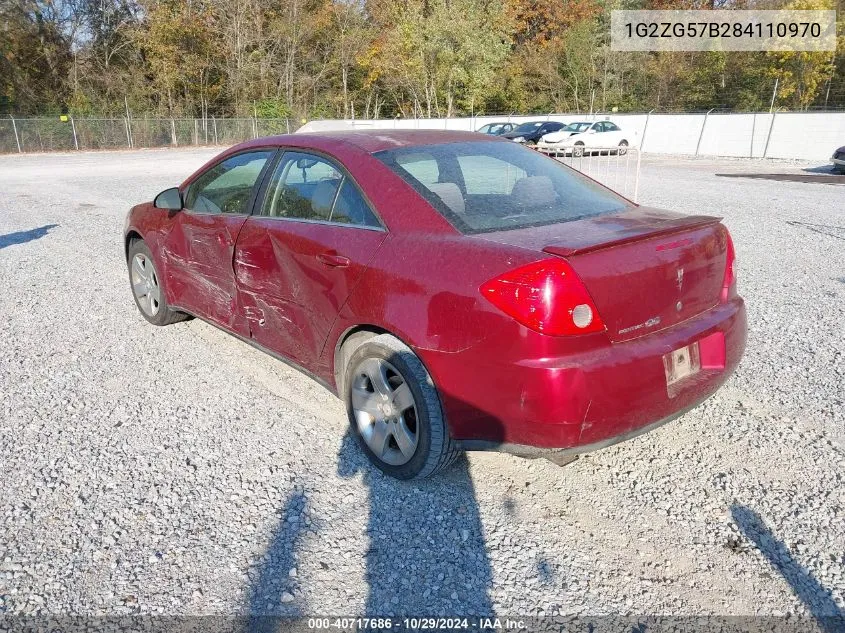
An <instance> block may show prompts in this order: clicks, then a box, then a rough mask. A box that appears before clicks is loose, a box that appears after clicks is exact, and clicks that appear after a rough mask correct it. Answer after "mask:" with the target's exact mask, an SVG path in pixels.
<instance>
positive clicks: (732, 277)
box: [722, 229, 736, 302]
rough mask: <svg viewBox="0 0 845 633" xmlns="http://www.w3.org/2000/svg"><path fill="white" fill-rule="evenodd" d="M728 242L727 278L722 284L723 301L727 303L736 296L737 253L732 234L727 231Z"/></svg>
mask: <svg viewBox="0 0 845 633" xmlns="http://www.w3.org/2000/svg"><path fill="white" fill-rule="evenodd" d="M725 235H726V236H727V239H728V242H727V247H726V249H725V251H726V252H725V259H726V261H725V277H724V281H723V282H722V301H723V302H724V301H727V300H728V299H730V298H731V297H735V296H736V251H735V250H734V242H733V240H732V239H731V234H730V233H729V232H728V230H727V229H725Z"/></svg>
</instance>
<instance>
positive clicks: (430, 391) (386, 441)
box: [343, 334, 460, 479]
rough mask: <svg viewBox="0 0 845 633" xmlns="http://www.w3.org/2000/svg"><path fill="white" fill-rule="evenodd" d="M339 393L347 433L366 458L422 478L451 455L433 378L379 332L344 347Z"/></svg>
mask: <svg viewBox="0 0 845 633" xmlns="http://www.w3.org/2000/svg"><path fill="white" fill-rule="evenodd" d="M344 354H345V356H346V357H347V358H348V360H347V361H346V365H345V371H344V375H343V393H344V394H345V399H346V409H347V412H348V415H349V423H350V425H351V427H352V433H353V434H354V435H355V437H356V438H357V439H358V441H359V443H360V445H361V447H362V449H363V450H364V453H365V454H366V455H367V457H368V458H369V459H370V461H371V462H372V463H373V464H374V465H375V466H376V467H377V468H379V469H380V470H381V471H383V472H384V473H386V474H388V475H390V476H392V477H395V478H397V479H422V478H425V477H429V476H430V475H433V474H435V473H437V472H439V471H441V470H443V469H444V468H446V467H447V466H449V465H450V464H452V462H454V461H455V458H456V457H457V456H458V455H459V454H460V448H459V447H458V445H457V443H456V442H455V441H454V440H453V439H452V438H451V437H450V435H449V430H448V428H447V426H446V420H445V417H444V415H443V410H442V407H441V404H440V397H439V396H438V394H437V389H436V388H435V386H434V382H433V381H432V380H431V376H430V375H429V373H428V371H427V370H426V368H425V367H424V366H423V364H422V362H421V361H420V359H419V358H417V356H416V354H414V352H413V351H412V350H411V349H410V348H409V347H408V346H407V345H405V344H404V343H402V342H401V341H400V340H399V339H397V338H395V337H393V336H391V335H389V334H380V335H377V336H373V337H372V338H369V339H367V340H365V341H364V342H363V343H359V344H358V345H357V347H354V348H353V349H351V350H348V349H347V350H344Z"/></svg>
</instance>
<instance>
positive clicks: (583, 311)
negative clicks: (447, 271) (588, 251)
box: [480, 259, 605, 336]
mask: <svg viewBox="0 0 845 633" xmlns="http://www.w3.org/2000/svg"><path fill="white" fill-rule="evenodd" d="M480 290H481V294H482V295H484V297H485V298H486V299H487V300H488V301H490V303H492V304H493V305H494V306H496V307H497V308H499V309H500V310H502V311H503V312H504V313H505V314H507V315H509V316H511V317H513V318H514V319H516V320H517V321H519V322H520V323H522V324H523V325H524V326H526V327H528V328H531V329H532V330H535V331H537V332H541V333H543V334H548V335H551V336H566V335H572V334H590V333H594V332H603V331H604V329H605V327H604V323H603V322H602V320H601V317H600V316H599V313H598V310H596V306H595V304H594V303H593V300H592V298H591V297H590V294H589V293H588V292H587V288H586V287H585V286H584V283H583V282H582V281H581V279H579V277H578V275H577V274H576V273H575V271H574V270H573V269H572V266H570V265H569V264H568V263H567V262H566V261H565V260H562V259H544V260H542V261H539V262H534V263H533V264H528V265H526V266H521V267H520V268H517V269H515V270H511V271H509V272H506V273H504V274H502V275H500V276H498V277H495V278H493V279H491V280H490V281H487V282H485V283H484V284H482V286H481V288H480Z"/></svg>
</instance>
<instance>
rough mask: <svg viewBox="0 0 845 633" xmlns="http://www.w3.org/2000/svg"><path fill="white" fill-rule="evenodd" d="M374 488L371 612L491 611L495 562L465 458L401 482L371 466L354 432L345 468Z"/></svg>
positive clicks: (344, 473)
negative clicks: (492, 564)
mask: <svg viewBox="0 0 845 633" xmlns="http://www.w3.org/2000/svg"><path fill="white" fill-rule="evenodd" d="M359 472H360V473H362V474H363V477H362V480H363V483H364V485H365V486H367V488H368V489H369V508H368V509H367V510H365V511H368V512H369V523H368V527H367V536H368V537H369V540H370V545H369V549H368V550H367V554H366V566H367V568H366V580H367V585H368V595H367V602H366V607H365V615H366V616H393V617H401V616H421V615H431V616H434V615H442V616H452V617H455V616H488V615H493V606H492V602H491V599H490V596H489V594H488V590H489V588H490V586H491V583H492V573H491V571H490V561H489V560H488V558H487V548H486V544H485V542H484V535H483V531H482V526H481V518H480V516H479V512H478V503H477V501H476V499H475V488H474V486H473V483H472V479H471V477H470V474H469V470H468V464H467V460H466V457H464V456H461V457H460V458H459V459H458V461H457V462H456V463H455V464H454V465H453V466H452V467H450V468H449V469H448V470H446V471H445V472H443V473H441V474H439V475H435V476H434V477H432V478H431V479H426V480H422V481H410V482H402V481H397V480H395V479H392V478H390V477H387V476H385V475H383V474H382V473H381V471H379V470H378V469H376V468H375V467H374V466H371V465H370V463H369V462H368V461H367V458H366V457H365V456H364V455H363V453H362V451H361V449H360V448H359V446H358V445H357V440H356V439H355V438H354V437H353V436H352V435H351V434H350V433H347V435H346V436H345V437H344V440H343V443H342V445H341V448H340V451H339V454H338V474H339V475H340V476H341V477H353V476H354V475H355V474H357V473H359Z"/></svg>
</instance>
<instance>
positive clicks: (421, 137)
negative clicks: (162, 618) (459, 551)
mask: <svg viewBox="0 0 845 633" xmlns="http://www.w3.org/2000/svg"><path fill="white" fill-rule="evenodd" d="M124 245H125V253H126V261H127V265H128V269H129V280H130V284H131V289H132V293H133V295H134V297H135V301H136V303H137V305H138V308H139V310H140V311H141V314H142V315H143V316H144V318H146V319H147V320H148V321H149V322H150V323H153V324H156V325H166V324H168V323H173V322H176V321H179V320H182V319H185V318H186V317H187V316H194V317H198V318H201V319H203V320H205V321H208V322H210V323H212V324H214V325H216V326H218V327H220V328H222V329H223V330H225V331H227V332H229V333H231V334H233V335H234V336H237V337H238V338H240V339H242V340H243V341H245V342H247V343H249V344H251V345H254V346H256V347H258V348H260V349H262V350H264V351H266V352H268V353H270V354H272V355H273V356H275V357H277V358H279V359H281V360H284V361H286V362H288V363H291V364H293V365H295V366H296V367H298V368H300V369H302V370H303V371H305V372H307V373H308V374H309V375H311V376H312V377H314V378H315V379H317V380H319V381H320V382H322V383H323V384H325V385H326V386H327V387H329V388H330V389H332V390H334V391H335V392H336V393H337V394H338V395H339V396H340V397H341V398H343V399H344V400H345V402H346V406H347V409H348V413H349V420H350V424H351V430H352V433H354V435H355V436H356V437H357V438H358V440H359V441H360V445H361V447H362V449H363V450H364V451H365V453H366V454H367V456H368V457H369V458H370V460H372V462H373V463H374V464H375V465H376V466H377V467H378V468H380V469H382V470H383V471H384V472H386V473H388V474H389V475H392V476H394V477H397V478H400V479H412V478H419V477H425V476H428V475H431V474H433V473H435V472H437V471H439V470H441V469H442V468H444V467H446V466H448V465H449V464H450V463H451V462H452V461H453V460H454V459H455V457H456V456H457V455H458V454H459V453H460V451H462V450H502V451H508V452H512V453H515V454H518V455H523V456H527V457H536V456H544V457H549V458H551V459H553V460H555V461H557V462H558V463H564V462H565V461H568V460H571V459H572V456H574V455H577V454H579V453H584V452H587V451H591V450H594V449H597V448H601V447H603V446H607V445H609V444H612V443H614V442H617V441H620V440H623V439H626V438H629V437H633V436H634V435H637V434H639V433H642V432H645V431H647V430H649V429H652V428H655V427H656V426H658V425H660V424H663V423H664V422H667V421H669V420H671V419H673V418H676V417H678V416H679V415H681V414H682V413H684V412H686V411H688V410H690V409H691V408H693V407H695V406H696V405H698V404H700V403H701V402H702V401H703V400H705V399H706V398H708V397H709V396H710V395H712V394H713V393H714V392H715V391H716V390H717V389H718V388H719V387H720V385H722V383H724V382H725V380H726V379H727V378H728V376H729V375H730V374H731V372H732V371H733V370H734V369H735V367H736V366H737V363H738V362H739V360H740V357H741V356H742V353H743V350H744V347H745V338H746V317H745V308H744V304H743V300H742V298H741V297H739V296H738V294H737V287H736V286H737V284H736V263H735V254H734V247H733V244H732V242H731V237H730V235H729V234H728V231H727V229H726V228H725V226H723V225H722V224H721V222H720V219H719V218H716V217H710V216H703V215H702V216H689V215H683V214H680V213H674V212H670V211H662V210H657V209H651V208H645V207H642V206H638V205H636V204H634V203H632V202H630V201H629V200H626V199H625V198H623V197H621V196H619V195H617V194H616V193H614V192H612V191H610V190H609V189H607V188H605V187H603V186H601V185H599V184H598V183H596V182H594V181H592V180H590V179H589V178H587V177H585V176H583V175H581V174H579V173H578V172H577V171H574V170H573V169H571V168H569V167H567V166H565V165H562V164H560V163H559V162H557V161H555V160H553V159H550V158H548V157H545V156H543V155H541V154H538V153H537V152H534V151H531V150H530V149H526V148H524V147H522V146H520V145H518V144H516V143H512V142H509V141H507V140H504V139H497V138H490V137H480V136H478V135H476V134H472V133H462V132H447V131H436V132H435V131H421V130H420V131H372V132H358V131H348V132H332V133H315V134H297V135H289V136H277V137H272V138H263V139H256V140H254V141H250V142H247V143H243V144H241V145H237V146H235V147H232V148H231V149H229V150H227V151H225V152H223V153H222V154H221V155H219V156H217V157H216V158H214V159H213V160H211V161H210V162H209V163H208V164H206V165H205V166H203V167H202V168H200V169H199V170H198V171H197V172H196V173H195V174H193V175H192V176H190V177H189V178H188V179H187V180H186V181H185V182H184V183H182V184H181V185H180V186H179V187H176V188H173V189H168V190H166V191H163V192H162V193H160V194H159V195H158V196H157V197H156V198H155V200H154V201H153V202H148V203H144V204H140V205H138V206H136V207H134V208H133V209H132V210H131V211H130V212H129V215H128V217H127V220H126V226H125V231H124Z"/></svg>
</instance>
